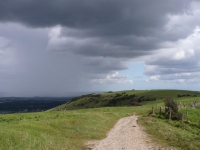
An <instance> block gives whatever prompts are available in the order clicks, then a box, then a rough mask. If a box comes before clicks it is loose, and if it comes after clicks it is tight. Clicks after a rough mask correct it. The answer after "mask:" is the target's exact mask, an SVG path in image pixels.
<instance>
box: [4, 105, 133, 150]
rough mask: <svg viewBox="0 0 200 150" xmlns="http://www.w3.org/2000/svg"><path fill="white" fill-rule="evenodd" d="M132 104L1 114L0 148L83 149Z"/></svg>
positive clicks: (130, 109)
mask: <svg viewBox="0 0 200 150" xmlns="http://www.w3.org/2000/svg"><path fill="white" fill-rule="evenodd" d="M133 112H134V109H132V108H125V107H122V108H114V107H113V108H98V109H87V110H86V109H84V110H75V111H57V112H41V113H27V114H11V115H0V135H1V136H0V141H1V142H0V149H2V150H3V149H5V150H9V149H10V150H11V149H21V150H23V149H24V150H28V149H31V150H32V149H35V150H38V149H42V150H50V149H59V150H62V149H63V150H64V149H66V150H69V149H70V150H79V149H83V147H84V142H85V141H87V140H97V139H101V138H103V137H105V135H106V132H107V131H108V130H109V129H110V128H112V126H113V125H114V124H115V123H116V121H117V120H118V119H119V118H121V117H125V116H130V115H132V114H133Z"/></svg>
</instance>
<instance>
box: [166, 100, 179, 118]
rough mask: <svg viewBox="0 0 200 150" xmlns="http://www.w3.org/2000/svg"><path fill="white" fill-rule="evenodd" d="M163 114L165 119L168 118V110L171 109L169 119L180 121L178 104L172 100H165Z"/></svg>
mask: <svg viewBox="0 0 200 150" xmlns="http://www.w3.org/2000/svg"><path fill="white" fill-rule="evenodd" d="M164 102H165V113H166V117H167V118H169V114H170V108H171V119H172V120H181V116H182V115H181V113H179V112H178V104H177V103H176V102H174V100H172V99H165V101H164Z"/></svg>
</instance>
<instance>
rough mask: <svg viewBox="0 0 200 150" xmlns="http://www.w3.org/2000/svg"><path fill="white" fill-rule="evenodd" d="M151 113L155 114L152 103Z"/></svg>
mask: <svg viewBox="0 0 200 150" xmlns="http://www.w3.org/2000/svg"><path fill="white" fill-rule="evenodd" d="M152 114H153V115H154V114H155V111H154V106H153V105H152Z"/></svg>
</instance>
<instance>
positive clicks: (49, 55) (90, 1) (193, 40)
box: [0, 0, 200, 96]
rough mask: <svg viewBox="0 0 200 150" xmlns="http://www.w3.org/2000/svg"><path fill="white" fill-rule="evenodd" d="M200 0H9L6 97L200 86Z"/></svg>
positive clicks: (2, 82)
mask: <svg viewBox="0 0 200 150" xmlns="http://www.w3.org/2000/svg"><path fill="white" fill-rule="evenodd" d="M199 16H200V1H198V0H167V1H161V0H151V1H150V0H56V1H55V0H14V1H13V0H1V4H0V96H70V95H75V94H78V93H81V92H82V93H84V92H88V93H89V92H97V91H118V90H131V89H136V90H150V89H184V90H195V91H199V90H200V58H199V57H200V44H199V43H200V17H199Z"/></svg>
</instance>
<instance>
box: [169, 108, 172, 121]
mask: <svg viewBox="0 0 200 150" xmlns="http://www.w3.org/2000/svg"><path fill="white" fill-rule="evenodd" d="M171 118H172V109H171V107H169V120H171Z"/></svg>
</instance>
